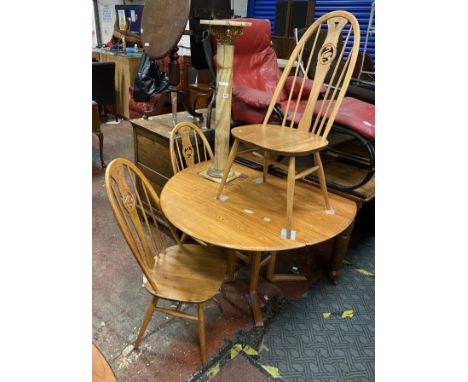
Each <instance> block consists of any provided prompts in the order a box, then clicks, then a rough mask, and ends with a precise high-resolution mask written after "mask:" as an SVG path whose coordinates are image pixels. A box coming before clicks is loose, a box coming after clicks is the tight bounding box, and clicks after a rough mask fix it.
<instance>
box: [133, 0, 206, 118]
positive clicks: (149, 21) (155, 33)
mask: <svg viewBox="0 0 468 382" xmlns="http://www.w3.org/2000/svg"><path fill="white" fill-rule="evenodd" d="M189 12H190V0H172V1H170V2H168V1H165V0H146V2H145V8H144V10H143V17H142V20H141V27H142V33H141V40H142V42H143V45H144V49H145V53H146V54H147V55H148V56H149V57H151V58H152V59H153V60H156V59H158V58H162V57H164V56H166V55H169V57H170V59H171V62H170V64H169V86H168V88H167V89H165V90H164V91H163V92H161V97H160V99H159V101H158V104H157V105H156V108H155V109H154V110H152V111H147V112H145V113H144V118H148V117H151V116H155V115H158V114H160V111H161V109H162V108H163V107H164V106H165V105H166V104H171V105H172V113H173V126H175V125H176V124H177V122H178V121H177V120H176V112H177V105H178V104H181V105H183V107H184V109H185V110H187V111H188V112H189V113H190V114H191V115H193V116H194V117H197V118H200V119H203V115H202V114H199V113H197V112H196V111H195V110H193V109H192V107H191V105H190V103H189V102H188V97H187V93H186V92H183V91H181V90H180V89H178V85H179V81H180V75H179V61H178V60H179V55H178V53H177V52H178V50H179V47H178V46H177V42H178V41H179V40H180V38H181V36H182V34H184V33H185V27H186V25H187V20H188V16H189ZM187 34H190V32H188V33H187Z"/></svg>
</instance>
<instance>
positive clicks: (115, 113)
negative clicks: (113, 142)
mask: <svg viewBox="0 0 468 382" xmlns="http://www.w3.org/2000/svg"><path fill="white" fill-rule="evenodd" d="M112 110H113V111H114V117H115V122H119V117H117V108H116V107H115V103H114V104H113V105H112Z"/></svg>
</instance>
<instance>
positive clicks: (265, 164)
mask: <svg viewBox="0 0 468 382" xmlns="http://www.w3.org/2000/svg"><path fill="white" fill-rule="evenodd" d="M268 154H269V153H268V151H265V152H264V153H263V183H266V177H267V174H268V163H269V161H268Z"/></svg>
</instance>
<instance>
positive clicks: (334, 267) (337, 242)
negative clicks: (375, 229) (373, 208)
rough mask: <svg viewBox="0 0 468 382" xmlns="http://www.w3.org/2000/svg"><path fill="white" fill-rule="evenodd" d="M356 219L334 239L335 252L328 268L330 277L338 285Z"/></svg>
mask: <svg viewBox="0 0 468 382" xmlns="http://www.w3.org/2000/svg"><path fill="white" fill-rule="evenodd" d="M353 227H354V221H353V222H352V223H351V224H350V226H349V227H348V228H346V229H345V230H344V231H343V232H342V233H340V234H339V235H338V236H337V237H335V239H334V241H333V253H332V258H331V261H330V267H329V269H328V277H329V278H330V281H331V282H332V283H333V284H334V285H336V279H337V278H338V277H339V276H340V274H341V264H342V263H343V259H344V257H345V255H346V252H347V251H348V246H349V240H350V239H351V232H353Z"/></svg>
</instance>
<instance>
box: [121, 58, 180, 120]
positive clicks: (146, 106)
mask: <svg viewBox="0 0 468 382" xmlns="http://www.w3.org/2000/svg"><path fill="white" fill-rule="evenodd" d="M178 61H179V75H180V82H179V86H178V88H179V89H180V90H183V91H186V86H187V85H186V82H187V81H186V69H185V60H184V56H179V60H178ZM169 62H170V58H169V56H166V57H164V58H161V59H159V60H157V63H158V65H159V67H160V68H161V70H162V71H164V72H166V73H169ZM128 91H129V93H130V98H129V101H128V108H129V114H130V118H131V119H134V118H141V117H143V113H144V112H146V111H151V110H153V109H154V108H155V107H156V104H157V103H158V100H159V98H160V97H161V93H154V94H152V95H151V97H150V100H149V102H138V101H135V100H134V99H133V87H129V88H128ZM171 110H172V109H171V106H170V105H167V106H166V107H164V108H163V109H162V111H161V114H165V113H170V112H171Z"/></svg>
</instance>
